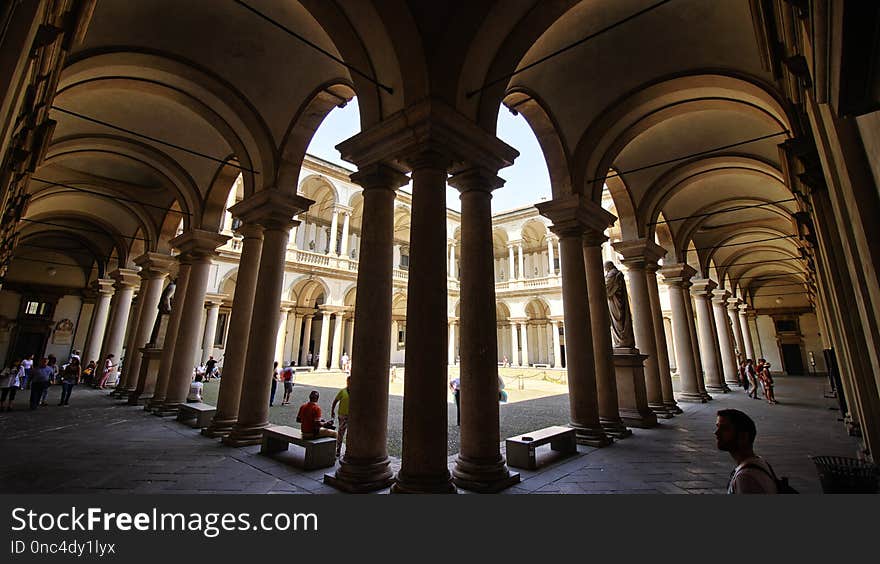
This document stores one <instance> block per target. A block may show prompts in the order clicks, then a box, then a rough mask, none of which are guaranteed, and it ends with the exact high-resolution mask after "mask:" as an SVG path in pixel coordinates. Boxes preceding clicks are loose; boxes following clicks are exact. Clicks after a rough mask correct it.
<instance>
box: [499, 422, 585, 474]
mask: <svg viewBox="0 0 880 564" xmlns="http://www.w3.org/2000/svg"><path fill="white" fill-rule="evenodd" d="M547 443H550V448H551V449H552V450H555V451H559V452H564V453H568V454H573V453H576V452H577V437H576V436H575V430H574V429H572V428H571V427H561V426H554V427H547V428H546V429H541V430H539V431H533V432H531V433H525V434H523V435H517V436H515V437H510V438H509V439H507V441H505V444H506V446H507V464H508V466H514V467H516V468H526V469H529V470H534V469H535V468H536V467H537V464H536V462H535V449H536V448H537V447H539V446H541V445H546V444H547Z"/></svg>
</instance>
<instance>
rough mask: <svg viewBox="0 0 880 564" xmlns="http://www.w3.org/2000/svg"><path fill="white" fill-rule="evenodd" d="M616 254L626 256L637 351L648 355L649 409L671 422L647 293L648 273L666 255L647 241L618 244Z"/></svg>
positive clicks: (614, 245) (647, 383)
mask: <svg viewBox="0 0 880 564" xmlns="http://www.w3.org/2000/svg"><path fill="white" fill-rule="evenodd" d="M612 246H613V247H614V250H616V251H617V252H618V253H620V254H621V255H623V257H624V258H623V264H624V265H625V266H626V268H627V273H626V278H627V282H628V290H629V301H630V305H631V307H632V316H633V333H634V335H635V338H636V348H638V349H639V352H641V354H643V355H645V356H646V357H647V358H645V369H644V371H645V391H646V392H647V396H648V407H650V408H651V411H653V412H654V413H655V414H656V415H657V417H660V418H664V419H668V418H670V417H672V416H673V412H671V411H670V409H669V407H668V406H667V405H666V403H664V401H663V387H662V384H661V382H660V363H659V360H658V353H657V333H656V330H655V327H654V310H653V308H652V307H651V294H650V291H649V289H648V279H647V272H646V269H649V268H650V269H653V268H656V266H655V265H656V264H657V261H658V260H659V259H660V258H661V257H663V255H665V254H666V250H665V249H663V247H661V246H659V245H657V244H656V243H654V242H653V241H649V240H647V239H636V240H632V241H618V242H616V243H613V244H612Z"/></svg>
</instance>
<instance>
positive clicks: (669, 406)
mask: <svg viewBox="0 0 880 564" xmlns="http://www.w3.org/2000/svg"><path fill="white" fill-rule="evenodd" d="M663 405H665V406H666V411H668V412H669V413H672V414H674V415H681V414H682V413H684V410H683V409H682V408H680V407H678V404H677V403H675V400H672V401H664V402H663Z"/></svg>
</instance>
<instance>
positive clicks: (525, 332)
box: [519, 321, 529, 367]
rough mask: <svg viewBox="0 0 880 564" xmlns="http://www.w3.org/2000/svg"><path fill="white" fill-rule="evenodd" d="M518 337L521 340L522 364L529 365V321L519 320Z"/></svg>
mask: <svg viewBox="0 0 880 564" xmlns="http://www.w3.org/2000/svg"><path fill="white" fill-rule="evenodd" d="M519 338H520V341H521V342H522V365H523V366H525V367H528V366H529V322H528V321H521V322H520V324H519Z"/></svg>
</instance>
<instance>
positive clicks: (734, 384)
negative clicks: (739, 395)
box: [724, 380, 742, 389]
mask: <svg viewBox="0 0 880 564" xmlns="http://www.w3.org/2000/svg"><path fill="white" fill-rule="evenodd" d="M724 386H725V387H726V388H728V389H729V388H730V387H733V388H734V389H735V388H742V382H740V381H739V380H724Z"/></svg>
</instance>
